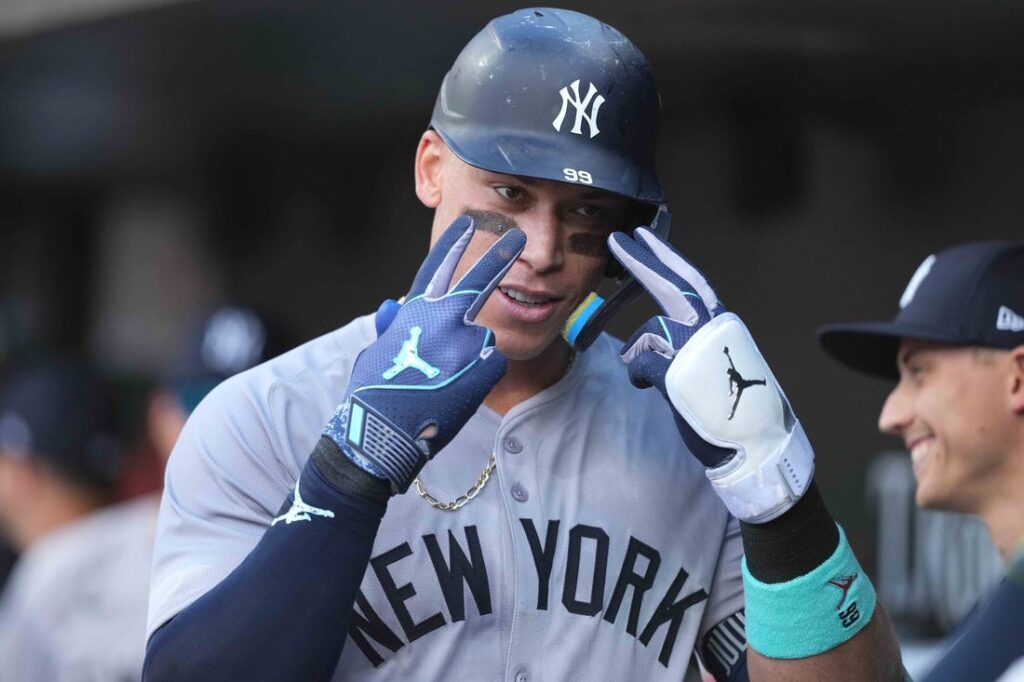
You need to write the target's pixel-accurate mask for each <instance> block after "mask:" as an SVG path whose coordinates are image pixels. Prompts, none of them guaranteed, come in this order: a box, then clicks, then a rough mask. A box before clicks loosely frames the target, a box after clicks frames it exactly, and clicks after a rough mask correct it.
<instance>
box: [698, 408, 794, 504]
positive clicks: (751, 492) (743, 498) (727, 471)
mask: <svg viewBox="0 0 1024 682" xmlns="http://www.w3.org/2000/svg"><path fill="white" fill-rule="evenodd" d="M747 456H748V455H747V453H745V452H743V451H738V452H737V453H736V456H735V457H733V458H732V459H731V460H729V462H728V463H727V464H726V465H725V466H722V467H719V468H717V469H708V470H707V471H705V474H706V475H707V477H708V480H710V481H711V485H713V486H714V488H715V492H716V493H718V496H719V497H720V498H721V499H722V501H723V502H724V503H725V506H726V507H727V508H728V509H729V511H730V512H731V513H732V515H733V516H735V517H736V518H738V519H741V520H743V521H746V522H747V523H765V522H767V521H771V520H772V519H776V518H778V517H780V516H782V515H783V514H784V513H786V512H787V511H788V510H789V509H790V508H791V507H792V506H793V505H794V504H796V503H797V500H799V499H800V497H801V496H802V495H803V494H804V493H805V492H806V491H807V486H808V485H809V483H810V481H811V478H812V477H813V475H814V452H813V450H812V449H811V444H810V442H809V441H808V440H807V435H806V434H805V433H804V429H803V426H801V425H800V422H796V424H794V426H793V430H792V431H791V432H790V434H789V438H788V439H787V440H786V442H785V444H784V445H783V447H782V449H781V450H779V451H778V452H774V453H772V454H771V455H769V456H768V457H766V458H765V459H763V460H761V461H760V462H749V463H748V462H747V461H746V458H747Z"/></svg>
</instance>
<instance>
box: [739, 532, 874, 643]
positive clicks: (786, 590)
mask: <svg viewBox="0 0 1024 682" xmlns="http://www.w3.org/2000/svg"><path fill="white" fill-rule="evenodd" d="M743 589H744V592H745V598H746V618H747V642H748V643H749V644H750V646H751V647H752V648H753V649H754V650H755V651H757V652H758V653H760V654H762V655H763V656H767V657H768V658H806V657H808V656H816V655H817V654H821V653H824V652H826V651H829V650H831V649H834V648H836V647H837V646H839V645H840V644H842V643H843V642H845V641H847V640H849V639H851V638H852V637H853V636H854V635H856V634H857V633H858V632H860V631H861V629H863V627H864V626H865V625H867V624H868V623H869V622H870V621H871V617H872V616H873V615H874V613H875V604H876V602H877V598H876V596H875V587H874V585H872V584H871V580H870V579H869V578H868V576H867V575H866V574H865V573H864V569H862V568H861V567H860V564H859V563H857V557H855V556H854V554H853V550H852V549H850V544H849V543H848V542H847V541H846V533H844V532H843V529H842V528H841V527H840V528H839V546H838V547H837V548H836V551H835V552H834V553H833V554H832V556H830V557H829V558H828V559H827V560H826V561H825V563H823V564H821V565H820V566H818V567H817V568H815V569H814V570H813V571H811V572H810V573H808V574H806V575H802V576H800V577H799V578H794V579H793V580H788V581H786V582H784V583H763V582H761V581H760V580H758V579H757V578H755V577H754V576H752V575H751V574H750V571H749V570H748V569H747V561H746V559H744V560H743Z"/></svg>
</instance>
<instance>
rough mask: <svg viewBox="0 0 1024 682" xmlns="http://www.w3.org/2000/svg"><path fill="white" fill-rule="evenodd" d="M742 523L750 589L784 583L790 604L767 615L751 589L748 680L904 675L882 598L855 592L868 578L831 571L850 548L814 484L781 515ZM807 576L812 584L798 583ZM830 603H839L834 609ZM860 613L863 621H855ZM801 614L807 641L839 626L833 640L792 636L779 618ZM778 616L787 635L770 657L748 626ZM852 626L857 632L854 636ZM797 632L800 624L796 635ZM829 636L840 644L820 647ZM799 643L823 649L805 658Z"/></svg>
mask: <svg viewBox="0 0 1024 682" xmlns="http://www.w3.org/2000/svg"><path fill="white" fill-rule="evenodd" d="M740 525H741V528H742V531H743V547H744V552H745V555H746V564H747V570H748V571H749V576H748V581H747V582H748V591H749V592H753V591H754V590H750V589H749V588H750V586H751V584H752V581H751V580H750V579H751V578H752V579H754V580H756V581H757V583H756V588H757V590H759V591H760V590H764V589H782V590H784V592H783V593H780V594H784V595H785V596H784V598H783V600H784V601H785V600H789V601H790V602H791V604H790V608H788V609H787V608H773V609H771V612H767V613H766V612H765V608H764V607H765V606H766V605H768V604H769V603H770V601H766V600H764V599H757V598H756V597H757V595H753V594H751V595H750V596H749V597H748V600H747V623H748V636H751V635H752V637H751V641H752V645H751V647H750V650H748V666H749V671H750V679H751V680H753V681H754V682H757V681H758V680H821V679H843V680H902V675H903V673H902V665H901V662H900V654H899V647H898V646H897V643H896V637H895V634H894V632H893V629H892V624H891V623H890V622H889V617H888V614H886V613H885V610H884V609H883V608H882V607H881V604H876V603H875V601H874V594H873V591H871V592H868V591H867V590H863V591H861V592H860V593H859V594H858V589H855V588H863V587H864V585H863V583H866V582H867V581H868V577H867V576H866V575H862V574H860V573H861V572H860V571H859V570H855V571H853V572H851V571H840V573H841V575H835V576H833V575H832V572H830V571H829V570H828V567H830V566H831V565H832V564H833V563H834V562H835V561H836V560H837V559H838V558H840V557H841V555H842V554H843V552H848V551H849V549H848V546H846V545H845V542H846V541H845V539H844V538H843V537H841V535H840V533H839V529H838V526H837V525H836V523H835V520H834V519H833V518H832V515H831V514H830V513H829V512H828V509H827V507H826V506H825V504H824V500H823V499H822V497H821V494H820V492H819V491H818V488H817V486H816V485H815V484H814V483H813V482H812V483H811V484H810V486H809V487H808V489H807V492H806V493H805V495H804V496H803V497H802V498H801V499H800V501H799V502H797V503H796V504H795V505H794V506H793V507H792V508H791V509H790V510H789V511H787V512H786V513H785V514H783V515H782V516H780V517H779V518H777V519H775V520H773V521H769V522H767V523H760V524H755V523H745V522H741V524H740ZM849 558H850V559H852V556H851V557H849ZM854 561H855V560H854ZM823 569H825V572H824V573H822V571H823ZM819 574H821V575H819ZM808 579H811V580H812V581H814V583H815V584H804V585H802V586H797V585H798V583H799V582H801V581H808ZM817 582H820V583H821V584H820V585H818V584H816V583H817ZM867 587H870V584H868V585H867ZM833 593H835V594H833ZM833 597H834V598H835V600H836V601H835V602H833ZM805 599H806V600H816V601H827V608H826V609H825V610H824V611H822V612H812V611H810V610H807V609H805V608H804V607H805V606H806V604H804V603H802V600H805ZM833 603H835V604H838V607H836V608H835V609H833ZM776 606H778V604H776ZM868 609H871V610H870V611H869V610H868ZM861 617H863V618H864V619H865V621H866V623H865V622H858V620H859V619H860V618H861ZM801 620H802V621H803V623H804V628H803V629H805V630H809V631H811V632H808V633H807V634H808V635H809V637H808V638H807V639H813V636H814V635H818V634H819V632H820V633H822V634H824V633H828V632H829V628H830V627H832V628H834V631H833V632H832V633H831V635H832V639H831V640H830V641H824V642H822V643H814V642H810V641H806V640H802V641H796V640H792V639H791V638H790V640H787V639H786V630H785V627H784V626H782V625H781V624H784V623H787V622H789V623H792V622H793V621H796V622H801ZM773 621H777V622H778V623H779V624H780V627H778V628H777V629H776V632H777V633H779V634H781V635H782V636H780V637H779V638H778V639H777V640H774V641H772V642H771V644H772V647H774V650H773V651H771V652H767V653H771V655H772V657H769V656H765V655H762V654H761V653H759V652H757V650H756V643H757V642H758V641H759V639H762V638H759V637H758V634H759V632H751V631H750V628H751V627H754V628H755V629H756V628H757V627H758V624H761V625H766V624H767V625H769V626H770V625H771V623H772V622H773ZM819 621H820V622H819ZM847 629H849V630H850V631H851V632H855V633H856V634H853V636H852V637H851V636H849V635H848V634H846V632H845V631H846V630H847ZM762 631H763V628H762ZM814 631H817V632H814ZM799 632H800V629H799V628H798V629H797V630H796V634H798V635H799ZM830 642H835V644H834V645H833V646H831V648H827V649H825V650H821V649H823V648H824V647H826V646H828V645H829V643H830ZM801 648H805V649H806V650H818V651H819V653H816V654H813V655H804V656H800V655H799V653H800V652H799V650H800V649H801Z"/></svg>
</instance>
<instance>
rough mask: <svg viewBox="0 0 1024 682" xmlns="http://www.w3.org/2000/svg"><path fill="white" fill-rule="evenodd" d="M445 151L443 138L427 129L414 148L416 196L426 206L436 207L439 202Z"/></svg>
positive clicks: (446, 149)
mask: <svg viewBox="0 0 1024 682" xmlns="http://www.w3.org/2000/svg"><path fill="white" fill-rule="evenodd" d="M447 151H448V148H447V146H446V145H445V143H444V140H442V139H441V136H440V135H438V134H437V133H436V132H434V131H433V130H428V131H426V132H425V133H423V135H421V136H420V144H419V146H418V147H417V148H416V169H415V171H416V196H418V197H419V199H420V201H421V202H423V205H424V206H426V207H427V208H437V205H438V204H440V203H441V184H442V179H443V177H444V161H445V153H446V152H447Z"/></svg>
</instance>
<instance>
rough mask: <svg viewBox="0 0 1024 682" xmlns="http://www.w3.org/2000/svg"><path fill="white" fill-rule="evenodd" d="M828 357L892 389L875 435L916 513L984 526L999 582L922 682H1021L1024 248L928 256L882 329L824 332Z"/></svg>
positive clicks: (984, 247) (842, 327) (969, 248)
mask: <svg viewBox="0 0 1024 682" xmlns="http://www.w3.org/2000/svg"><path fill="white" fill-rule="evenodd" d="M820 339H821V343H822V346H823V347H824V348H825V350H826V351H827V352H828V353H829V354H830V355H832V356H833V357H834V358H836V359H837V360H839V361H840V362H842V363H844V364H846V365H848V366H849V367H852V368H853V369H856V370H858V371H861V372H865V373H867V374H871V375H874V376H879V377H884V378H887V379H892V380H896V381H897V382H898V383H897V384H896V387H895V388H894V389H893V390H892V392H891V393H890V394H889V397H888V399H887V400H886V401H885V405H884V406H883V407H882V412H881V415H880V416H879V422H878V424H879V428H880V429H881V430H882V431H884V432H885V433H889V434H892V435H894V436H898V437H900V438H902V439H903V441H904V444H905V446H906V449H907V451H908V452H909V453H910V457H911V459H912V460H913V469H914V476H915V477H916V478H917V504H918V505H920V506H922V507H926V508H928V509H936V510H944V511H952V512H960V513H965V514H974V515H976V516H978V517H980V518H981V519H982V521H984V523H985V525H986V526H987V527H988V531H989V534H990V535H991V537H992V541H993V543H994V544H995V546H996V548H997V549H998V550H999V553H1000V554H1001V555H1002V557H1003V560H1004V562H1005V563H1006V566H1007V569H1008V574H1007V576H1006V578H1005V579H1004V580H1003V581H1002V583H1000V585H999V586H998V587H997V589H996V590H995V593H994V594H993V595H992V596H991V598H989V599H988V600H986V601H985V602H984V603H983V605H982V606H981V607H980V608H979V609H977V610H976V611H975V613H974V614H973V616H971V617H969V618H968V619H967V620H966V621H965V623H964V624H963V625H962V626H961V628H960V630H959V631H958V633H956V634H955V636H954V639H953V644H952V646H951V647H950V648H949V650H948V651H947V652H946V654H945V655H944V657H943V658H942V659H941V660H940V661H939V662H938V663H937V664H936V665H935V666H934V667H933V668H932V670H931V672H930V673H929V674H928V676H927V680H929V682H933V681H934V682H939V681H942V682H945V681H949V682H954V681H961V680H994V679H997V678H999V679H1011V677H1012V679H1014V680H1024V663H1018V664H1017V666H1016V667H1015V669H1014V671H1013V672H1012V673H1007V675H1006V676H1005V677H1000V675H1002V674H1003V673H1004V671H1006V670H1007V668H1008V667H1009V666H1011V664H1013V662H1014V661H1015V660H1017V661H1019V660H1020V659H1024V243H1006V242H994V241H988V242H971V243H967V244H961V245H957V246H954V247H951V248H948V249H946V250H944V251H941V252H939V253H937V254H934V255H931V256H928V258H926V259H925V260H924V262H923V263H921V265H920V267H918V269H917V271H916V272H915V273H914V275H913V277H912V278H911V279H910V283H909V284H908V285H907V288H906V291H905V292H904V294H903V296H902V298H901V299H900V311H899V313H898V314H897V315H896V317H895V319H893V320H892V321H891V322H868V323H860V324H836V325H829V326H826V327H824V328H823V329H822V330H821V332H820Z"/></svg>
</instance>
